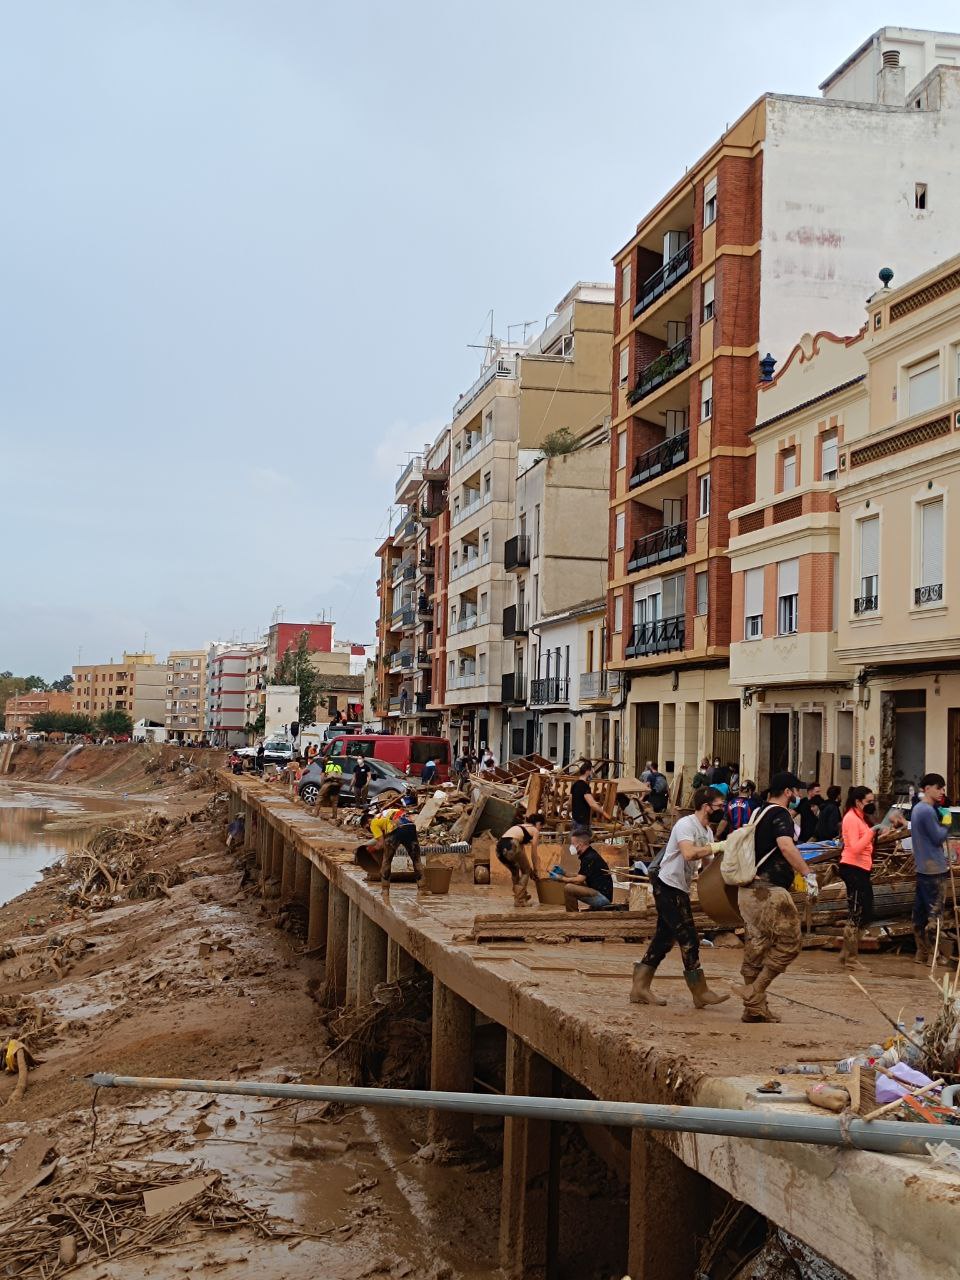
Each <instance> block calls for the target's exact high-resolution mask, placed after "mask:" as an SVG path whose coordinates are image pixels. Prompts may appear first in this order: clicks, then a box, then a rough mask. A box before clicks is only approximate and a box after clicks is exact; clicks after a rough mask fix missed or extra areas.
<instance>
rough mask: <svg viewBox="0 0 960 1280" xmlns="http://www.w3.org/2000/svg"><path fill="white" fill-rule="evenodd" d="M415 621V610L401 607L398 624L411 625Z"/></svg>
mask: <svg viewBox="0 0 960 1280" xmlns="http://www.w3.org/2000/svg"><path fill="white" fill-rule="evenodd" d="M416 621H417V611H416V609H414V608H412V607H411V608H408V609H403V610H402V611H401V615H400V625H401V626H402V627H412V626H414V625H415V624H416Z"/></svg>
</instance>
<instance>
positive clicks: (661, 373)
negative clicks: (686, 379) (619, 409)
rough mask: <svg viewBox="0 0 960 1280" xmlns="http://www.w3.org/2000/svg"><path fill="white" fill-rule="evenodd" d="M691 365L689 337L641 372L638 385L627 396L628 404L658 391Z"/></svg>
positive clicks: (676, 343)
mask: <svg viewBox="0 0 960 1280" xmlns="http://www.w3.org/2000/svg"><path fill="white" fill-rule="evenodd" d="M689 365H690V337H689V335H688V336H687V337H686V338H681V339H680V341H679V342H675V343H674V344H673V346H672V347H667V349H666V351H661V353H660V354H659V355H658V356H657V358H656V359H655V360H651V361H650V363H649V364H648V365H646V366H645V367H644V368H643V369H641V370H640V376H639V377H638V378H637V385H636V386H635V387H634V388H633V390H632V391H631V392H630V394H629V395H628V396H627V400H628V402H629V403H630V404H636V403H637V401H638V400H642V399H643V398H644V396H648V395H650V393H651V392H653V391H656V390H658V389H659V388H660V387H662V386H663V385H664V384H665V383H667V382H669V381H670V380H671V379H672V378H675V377H676V376H677V374H679V373H683V371H684V369H686V368H689Z"/></svg>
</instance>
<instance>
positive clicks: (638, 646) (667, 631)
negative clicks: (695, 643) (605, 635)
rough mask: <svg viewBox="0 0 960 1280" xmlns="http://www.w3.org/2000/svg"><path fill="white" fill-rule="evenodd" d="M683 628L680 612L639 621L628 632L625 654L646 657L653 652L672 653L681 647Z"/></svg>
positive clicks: (633, 656) (682, 618) (682, 617)
mask: <svg viewBox="0 0 960 1280" xmlns="http://www.w3.org/2000/svg"><path fill="white" fill-rule="evenodd" d="M684 630H685V628H684V615H683V614H682V613H678V614H674V615H673V617H670V618H655V619H654V620H653V621H652V622H641V623H640V625H639V626H636V627H634V628H633V630H632V631H631V632H630V643H629V644H628V645H627V649H626V655H627V657H628V658H646V657H648V656H649V655H650V654H654V653H673V652H675V651H676V650H677V649H682V648H683V641H684Z"/></svg>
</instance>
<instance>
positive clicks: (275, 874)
mask: <svg viewBox="0 0 960 1280" xmlns="http://www.w3.org/2000/svg"><path fill="white" fill-rule="evenodd" d="M267 865H268V866H269V868H270V879H271V880H275V881H276V883H277V884H278V885H279V884H280V881H281V880H282V879H283V836H282V835H281V834H280V832H279V831H278V830H277V829H276V827H271V828H270V855H269V861H268V864H267Z"/></svg>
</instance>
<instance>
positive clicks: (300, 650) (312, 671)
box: [270, 629, 327, 725]
mask: <svg viewBox="0 0 960 1280" xmlns="http://www.w3.org/2000/svg"><path fill="white" fill-rule="evenodd" d="M309 643H310V637H309V635H308V633H307V631H306V629H304V630H303V631H301V632H300V634H299V636H298V637H297V644H296V648H290V649H288V650H287V651H286V653H284V654H282V655H281V657H280V659H279V661H278V662H277V665H276V668H275V669H274V672H273V675H272V676H271V677H270V683H271V684H296V685H299V686H300V723H301V724H302V725H305V724H313V722H314V720H316V718H317V707H324V706H326V704H327V700H326V698H324V697H323V696H322V695H321V693H320V686H321V683H322V677H321V675H320V672H319V671H317V670H316V668H315V667H314V666H313V664H312V663H311V662H310V651H309V649H308V645H309Z"/></svg>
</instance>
